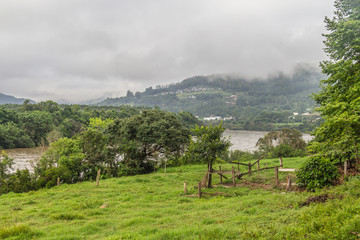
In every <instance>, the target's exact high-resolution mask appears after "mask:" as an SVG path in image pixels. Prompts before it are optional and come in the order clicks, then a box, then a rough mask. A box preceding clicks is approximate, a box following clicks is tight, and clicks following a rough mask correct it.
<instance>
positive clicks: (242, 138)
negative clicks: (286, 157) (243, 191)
mask: <svg viewBox="0 0 360 240" xmlns="http://www.w3.org/2000/svg"><path fill="white" fill-rule="evenodd" d="M266 133H268V132H257V131H241V130H226V131H225V132H224V134H223V135H224V137H229V138H230V141H231V143H232V145H231V147H230V150H236V149H238V150H243V151H254V150H256V146H255V145H256V142H257V141H258V139H259V138H261V137H264V136H265V134H266ZM303 139H304V140H305V141H309V140H311V139H312V136H311V135H310V134H306V133H304V134H303ZM46 150H47V147H38V148H16V149H8V150H5V152H6V153H7V154H8V155H9V156H10V157H11V158H13V159H14V161H15V166H14V169H15V170H16V169H25V168H28V169H29V170H31V169H32V165H31V163H32V162H35V161H37V160H38V159H40V157H41V155H42V154H43V153H44V152H45V151H46Z"/></svg>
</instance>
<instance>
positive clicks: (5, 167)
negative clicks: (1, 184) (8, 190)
mask: <svg viewBox="0 0 360 240" xmlns="http://www.w3.org/2000/svg"><path fill="white" fill-rule="evenodd" d="M13 164H14V159H12V158H10V157H9V155H7V154H6V152H5V151H4V150H2V151H1V156H0V181H1V180H4V179H6V178H7V177H8V176H9V174H10V170H12V169H13V168H12V166H13Z"/></svg>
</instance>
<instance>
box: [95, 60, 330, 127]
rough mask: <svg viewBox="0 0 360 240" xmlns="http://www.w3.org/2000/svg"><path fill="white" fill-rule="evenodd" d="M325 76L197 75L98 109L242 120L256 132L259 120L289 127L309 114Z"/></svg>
mask: <svg viewBox="0 0 360 240" xmlns="http://www.w3.org/2000/svg"><path fill="white" fill-rule="evenodd" d="M323 78H324V75H322V74H321V73H320V72H319V71H317V70H315V69H311V68H307V67H298V68H297V69H296V70H294V71H293V73H291V74H284V73H281V72H279V73H277V74H273V75H269V76H268V77H267V78H266V79H246V78H242V77H237V76H232V75H210V76H194V77H191V78H188V79H185V80H183V81H181V82H179V83H174V84H170V85H163V86H160V85H159V86H155V87H149V88H147V89H146V90H145V91H144V92H136V93H133V92H131V91H128V92H127V95H126V96H124V97H119V98H108V99H106V100H104V101H102V102H100V103H98V104H97V105H113V106H117V105H131V106H139V105H143V106H151V107H154V106H158V107H160V108H161V109H164V110H168V111H172V112H180V111H189V112H191V113H192V114H194V115H196V116H198V117H200V118H205V119H211V117H214V116H216V117H220V118H221V119H223V120H224V119H225V120H229V121H233V122H234V121H235V122H237V123H240V122H241V124H242V127H240V128H243V129H252V127H250V125H256V124H257V125H259V124H258V123H257V122H256V121H257V119H258V120H259V118H260V119H261V120H262V121H261V122H268V123H286V122H287V123H289V122H290V120H289V118H290V117H291V116H292V115H294V114H295V115H297V114H300V116H303V115H301V114H305V113H306V114H307V115H309V112H311V111H312V110H313V109H314V105H315V102H314V101H313V100H312V98H311V97H310V95H311V94H312V93H315V92H317V91H318V90H319V81H320V79H323ZM270 113H271V114H270ZM220 118H219V119H220ZM303 119H304V117H302V120H303ZM312 120H313V119H312ZM312 120H311V121H312ZM251 122H252V123H251ZM245 125H247V126H248V127H246V126H245ZM254 128H256V129H263V128H262V127H259V126H257V127H255V126H254ZM264 128H265V129H266V130H268V129H269V128H271V127H269V126H267V127H264Z"/></svg>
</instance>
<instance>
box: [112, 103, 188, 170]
mask: <svg viewBox="0 0 360 240" xmlns="http://www.w3.org/2000/svg"><path fill="white" fill-rule="evenodd" d="M108 134H109V139H110V145H111V146H113V147H115V148H116V149H117V150H116V151H117V153H119V154H122V157H123V159H122V166H124V165H126V166H127V167H130V168H133V169H138V171H139V172H138V173H146V172H150V171H152V170H153V167H154V163H155V162H156V161H158V160H159V159H160V158H162V157H163V156H165V157H170V156H175V157H179V156H180V154H181V153H182V152H183V151H184V148H185V147H186V145H187V144H188V142H189V135H190V131H189V129H187V128H186V127H185V126H184V125H183V124H182V122H181V121H179V119H178V118H177V116H176V115H175V114H173V113H169V112H164V111H161V110H156V109H154V110H145V111H143V112H142V113H141V114H138V115H135V116H133V117H130V118H128V119H124V120H115V121H114V124H112V125H111V126H110V128H109V131H108Z"/></svg>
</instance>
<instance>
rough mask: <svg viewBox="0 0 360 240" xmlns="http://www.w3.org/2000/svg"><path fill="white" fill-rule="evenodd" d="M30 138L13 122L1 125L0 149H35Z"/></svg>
mask: <svg viewBox="0 0 360 240" xmlns="http://www.w3.org/2000/svg"><path fill="white" fill-rule="evenodd" d="M34 146H35V144H34V142H33V141H32V139H31V138H30V136H29V135H28V134H27V133H26V132H25V131H24V130H23V129H21V128H19V127H18V126H17V125H16V124H14V123H13V122H7V123H5V124H0V149H1V148H4V149H10V148H15V147H18V148H26V147H34Z"/></svg>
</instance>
